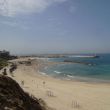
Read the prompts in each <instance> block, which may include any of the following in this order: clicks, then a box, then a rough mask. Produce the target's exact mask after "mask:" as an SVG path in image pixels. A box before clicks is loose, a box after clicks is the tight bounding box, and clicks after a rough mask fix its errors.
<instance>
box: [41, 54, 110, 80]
mask: <svg viewBox="0 0 110 110" xmlns="http://www.w3.org/2000/svg"><path fill="white" fill-rule="evenodd" d="M99 56H100V57H99V58H92V57H85V56H82V55H80V56H79V55H71V56H70V55H68V56H67V57H65V58H50V59H49V61H51V62H64V61H65V60H69V61H73V62H80V63H66V64H57V65H54V66H49V67H46V68H44V69H43V70H42V71H43V72H45V73H46V74H48V75H52V76H54V77H59V78H65V79H80V80H82V81H88V80H91V81H96V80H97V81H98V80H100V81H110V54H100V55H99Z"/></svg>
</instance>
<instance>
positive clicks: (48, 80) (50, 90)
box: [9, 58, 110, 110]
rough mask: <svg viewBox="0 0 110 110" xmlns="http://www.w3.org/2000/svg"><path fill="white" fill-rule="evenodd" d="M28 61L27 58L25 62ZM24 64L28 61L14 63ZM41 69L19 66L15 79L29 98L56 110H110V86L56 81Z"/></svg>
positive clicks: (33, 66)
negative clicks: (40, 101)
mask: <svg viewBox="0 0 110 110" xmlns="http://www.w3.org/2000/svg"><path fill="white" fill-rule="evenodd" d="M25 60H27V58H25ZM18 61H24V58H22V59H18V60H14V61H12V62H18ZM39 65H40V64H36V63H33V64H31V65H30V66H29V65H25V64H18V67H17V69H16V70H15V71H14V77H12V76H11V75H10V74H9V76H10V77H12V78H13V79H15V80H16V81H17V82H18V83H19V84H20V86H21V87H22V88H23V89H24V90H25V91H26V92H28V93H29V94H31V95H33V96H35V97H37V98H41V99H43V100H44V101H45V102H46V103H47V105H48V106H49V107H51V108H54V109H55V110H110V84H109V83H88V82H80V81H69V80H61V79H56V78H52V77H50V76H46V75H41V74H40V73H39V69H38V68H39Z"/></svg>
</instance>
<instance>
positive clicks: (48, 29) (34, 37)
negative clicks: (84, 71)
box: [0, 0, 110, 54]
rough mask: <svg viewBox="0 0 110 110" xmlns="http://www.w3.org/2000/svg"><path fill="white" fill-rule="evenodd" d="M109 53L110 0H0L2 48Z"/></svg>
mask: <svg viewBox="0 0 110 110" xmlns="http://www.w3.org/2000/svg"><path fill="white" fill-rule="evenodd" d="M4 49H5V50H8V51H10V52H11V53H12V54H40V53H110V0H0V50H4Z"/></svg>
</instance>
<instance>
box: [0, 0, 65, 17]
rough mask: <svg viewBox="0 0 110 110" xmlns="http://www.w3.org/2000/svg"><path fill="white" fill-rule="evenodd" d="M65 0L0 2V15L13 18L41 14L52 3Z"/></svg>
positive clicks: (7, 0)
mask: <svg viewBox="0 0 110 110" xmlns="http://www.w3.org/2000/svg"><path fill="white" fill-rule="evenodd" d="M65 1H66V0H0V15H2V16H15V15H18V14H29V13H34V12H41V11H43V10H45V9H46V8H47V7H48V6H50V5H51V4H53V3H61V2H65Z"/></svg>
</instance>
